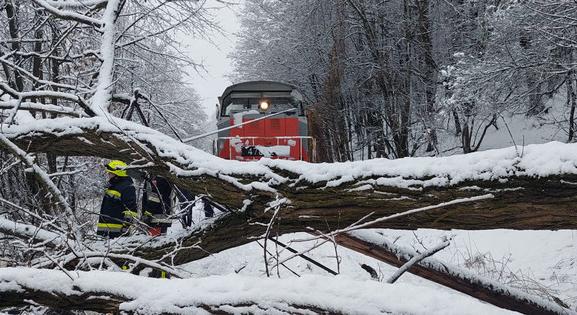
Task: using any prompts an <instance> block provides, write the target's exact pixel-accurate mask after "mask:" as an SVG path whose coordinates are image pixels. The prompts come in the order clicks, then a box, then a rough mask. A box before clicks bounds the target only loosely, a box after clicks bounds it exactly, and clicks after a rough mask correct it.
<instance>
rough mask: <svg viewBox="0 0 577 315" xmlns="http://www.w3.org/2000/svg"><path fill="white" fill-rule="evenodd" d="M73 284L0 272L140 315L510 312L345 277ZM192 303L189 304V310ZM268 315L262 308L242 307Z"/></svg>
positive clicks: (81, 278) (47, 275) (101, 275)
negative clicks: (102, 299)
mask: <svg viewBox="0 0 577 315" xmlns="http://www.w3.org/2000/svg"><path fill="white" fill-rule="evenodd" d="M71 276H72V278H73V279H74V280H71V279H70V278H69V277H68V276H67V275H66V274H64V273H63V272H61V271H57V270H35V269H28V268H3V269H0V288H4V289H19V288H22V287H28V288H38V289H41V290H49V291H51V292H54V293H59V292H63V293H66V294H71V293H74V292H78V291H85V292H109V293H111V294H114V295H120V296H124V297H127V298H128V299H131V300H133V301H131V302H126V303H123V304H122V305H121V310H127V311H138V312H139V314H158V313H160V312H162V311H164V312H167V311H168V312H171V313H172V312H174V313H177V314H208V312H206V311H204V310H203V309H202V308H197V307H195V306H197V305H223V306H221V309H233V307H232V306H227V304H228V305H231V304H232V305H239V304H245V303H248V304H252V303H256V304H257V305H258V306H259V307H261V308H266V307H269V306H274V307H275V308H277V309H280V310H291V308H292V307H293V305H307V306H316V307H319V308H321V309H326V310H329V311H334V312H342V313H345V314H382V313H393V314H401V313H402V314H507V313H511V314H512V312H507V311H504V310H500V309H497V308H495V307H492V306H490V305H487V304H484V303H481V302H478V301H476V300H474V299H466V298H460V296H459V294H457V293H454V292H450V291H441V290H436V289H434V288H430V287H426V286H422V285H418V284H406V283H399V284H395V285H390V284H386V283H381V282H376V281H370V280H356V279H353V278H350V277H348V276H346V275H340V276H337V277H327V276H321V275H310V274H309V275H304V276H302V277H300V278H298V279H297V278H280V279H278V278H255V277H251V276H246V275H236V274H228V275H223V276H207V277H204V278H196V279H186V280H180V279H172V280H164V279H150V278H144V277H140V276H134V275H131V274H128V273H120V272H114V273H113V272H103V271H92V272H74V273H71ZM189 305H190V306H189ZM249 309H250V310H252V311H256V312H255V313H257V314H259V313H260V314H266V313H267V312H266V311H263V310H262V309H261V310H260V312H259V309H258V308H250V307H242V308H241V309H240V310H241V311H242V310H244V311H247V310H249ZM237 313H240V312H238V310H237Z"/></svg>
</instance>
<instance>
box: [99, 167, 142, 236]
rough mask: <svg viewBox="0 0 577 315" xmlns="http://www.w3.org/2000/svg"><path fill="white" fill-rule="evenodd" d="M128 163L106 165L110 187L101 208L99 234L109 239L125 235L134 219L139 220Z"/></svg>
mask: <svg viewBox="0 0 577 315" xmlns="http://www.w3.org/2000/svg"><path fill="white" fill-rule="evenodd" d="M126 167H127V165H126V163H124V162H122V161H119V160H113V161H110V162H109V163H108V164H106V165H105V169H106V172H107V173H108V186H107V187H106V189H105V190H104V198H103V199H102V206H101V207H100V217H99V219H98V225H97V234H98V235H102V236H108V237H109V238H115V237H119V236H121V235H122V234H124V233H125V232H126V231H127V230H128V227H129V224H130V222H131V221H132V220H133V219H136V218H138V212H137V209H136V190H135V188H134V185H133V182H132V178H130V177H129V176H128V174H127V173H126Z"/></svg>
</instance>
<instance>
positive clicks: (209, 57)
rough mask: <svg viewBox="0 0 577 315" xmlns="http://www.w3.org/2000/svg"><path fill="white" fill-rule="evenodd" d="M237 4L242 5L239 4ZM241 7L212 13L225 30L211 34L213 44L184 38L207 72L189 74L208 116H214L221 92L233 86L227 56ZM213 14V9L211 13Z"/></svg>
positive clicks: (239, 0)
mask: <svg viewBox="0 0 577 315" xmlns="http://www.w3.org/2000/svg"><path fill="white" fill-rule="evenodd" d="M237 2H242V0H238V1H237ZM241 8H242V7H241V5H236V6H233V7H225V8H222V7H221V8H218V9H214V11H213V14H214V16H215V17H216V21H217V22H218V23H219V24H220V26H221V27H222V29H223V30H224V34H219V33H217V32H214V33H213V34H211V40H212V41H213V42H214V43H215V44H216V46H215V45H214V44H211V43H210V42H208V41H206V40H201V39H192V38H187V39H186V44H187V46H188V48H187V52H189V53H190V55H191V56H192V57H193V58H194V59H195V60H196V61H202V62H203V64H204V66H205V68H206V72H203V73H196V72H195V71H194V70H190V71H188V72H189V74H190V76H189V77H188V80H190V81H191V83H192V85H193V87H194V88H195V90H196V91H197V92H198V94H200V96H201V97H202V99H203V101H202V105H203V107H204V108H205V111H206V112H207V113H208V114H209V115H211V118H212V115H214V114H215V105H216V103H217V102H218V99H217V98H218V96H220V95H221V94H222V92H223V91H224V89H225V88H226V87H227V86H229V85H230V84H232V82H231V81H230V80H229V79H227V78H226V75H227V74H230V72H231V71H232V65H231V61H230V60H229V59H228V58H227V55H228V54H229V53H230V52H232V51H233V49H234V45H235V42H236V37H235V33H236V32H237V31H238V30H239V27H240V26H239V20H238V18H237V13H238V12H240V10H241ZM211 10H213V9H211Z"/></svg>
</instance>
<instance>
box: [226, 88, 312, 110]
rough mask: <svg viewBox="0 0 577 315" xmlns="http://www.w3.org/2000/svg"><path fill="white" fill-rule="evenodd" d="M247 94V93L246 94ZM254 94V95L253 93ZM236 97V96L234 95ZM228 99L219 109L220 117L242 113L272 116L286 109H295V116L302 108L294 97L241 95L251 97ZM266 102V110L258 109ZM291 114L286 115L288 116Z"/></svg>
mask: <svg viewBox="0 0 577 315" xmlns="http://www.w3.org/2000/svg"><path fill="white" fill-rule="evenodd" d="M247 94H248V93H247ZM253 94H254V93H253ZM234 96H236V95H234ZM234 96H232V97H229V98H228V99H226V100H225V102H224V106H223V108H221V116H231V115H234V114H236V113H239V112H243V111H259V112H260V113H263V114H274V113H278V112H281V111H285V110H287V109H291V108H295V109H297V113H298V114H297V115H302V113H301V112H302V108H301V104H300V102H299V101H297V100H296V99H295V98H294V97H279V96H276V95H274V96H273V95H270V93H269V95H264V96H262V94H261V95H258V97H257V95H243V96H251V97H246V98H244V97H238V96H237V97H234ZM263 100H266V101H267V102H268V103H269V106H268V108H267V109H266V110H262V109H261V108H260V103H261V102H262V101H263ZM290 114H291V112H289V113H287V115H290Z"/></svg>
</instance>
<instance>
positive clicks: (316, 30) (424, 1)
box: [232, 0, 577, 161]
mask: <svg viewBox="0 0 577 315" xmlns="http://www.w3.org/2000/svg"><path fill="white" fill-rule="evenodd" d="M576 10H577V6H576V5H575V2H574V1H569V0H557V1H538V0H527V1H513V0H489V1H475V0H444V1H429V0H393V1H368V0H303V1H280V0H247V1H246V6H245V8H244V11H243V13H242V18H241V27H242V28H241V31H240V32H239V35H240V42H239V44H238V47H237V50H236V52H235V53H234V54H233V55H232V57H233V60H234V62H235V74H234V78H235V79H236V80H250V79H255V78H260V79H270V80H279V81H285V82H288V83H292V84H294V85H296V86H298V87H299V88H301V89H302V90H303V92H304V94H305V96H306V98H307V102H308V104H309V105H310V106H309V118H310V119H311V121H312V122H313V123H312V131H313V133H314V135H315V136H316V138H317V142H318V147H319V158H320V159H321V160H323V161H344V160H352V159H366V158H374V157H387V158H402V157H407V156H414V155H423V154H426V155H437V154H443V153H444V152H443V151H445V150H447V148H446V146H443V145H442V144H443V142H446V141H445V140H447V139H453V140H452V141H453V142H457V143H459V145H458V149H460V150H462V152H464V153H469V152H474V151H477V150H478V149H479V148H480V145H481V143H482V141H483V138H484V137H485V135H486V133H487V131H488V130H489V129H490V128H501V127H505V126H502V125H503V124H504V119H503V115H504V114H505V113H507V114H508V115H511V114H516V115H526V116H528V117H541V116H543V115H544V114H546V113H547V112H548V111H549V107H548V106H547V103H548V102H547V101H548V100H549V98H552V97H553V96H561V98H562V99H563V100H564V102H565V104H564V106H565V107H564V108H563V110H562V111H561V114H560V115H559V116H555V117H553V118H551V117H549V118H548V119H549V121H547V122H548V123H552V124H555V125H556V126H557V127H558V128H559V130H560V131H562V132H564V133H565V135H566V139H567V141H574V138H575V105H576V96H575V93H576V86H575V73H574V72H575V61H574V59H575V57H574V55H575V45H576V43H577V42H576V40H575V38H576V37H575V33H576V24H577V11H576ZM455 140H457V141H455Z"/></svg>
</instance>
